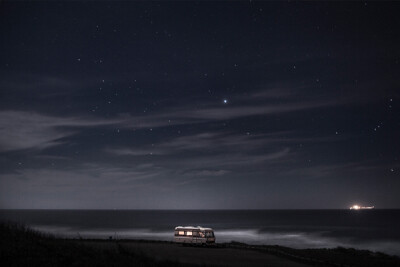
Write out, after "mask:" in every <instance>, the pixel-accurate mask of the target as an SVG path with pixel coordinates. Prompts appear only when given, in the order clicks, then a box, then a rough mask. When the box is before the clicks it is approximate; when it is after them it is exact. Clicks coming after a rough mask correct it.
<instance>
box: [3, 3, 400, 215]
mask: <svg viewBox="0 0 400 267" xmlns="http://www.w3.org/2000/svg"><path fill="white" fill-rule="evenodd" d="M399 13H400V3H391V2H385V3H379V2H352V3H343V2H324V3H318V2H295V3H291V2H289V3H287V2H91V1H90V2H64V3H56V2H30V3H24V2H4V1H2V2H1V3H0V208H39V209H46V208H52V209H58V208H68V209H114V208H115V209H292V208H294V209H296V208H301V209H307V208H311V209H313V208H322V209H323V208H348V207H349V206H350V205H353V204H356V203H357V204H360V205H375V207H376V208H400V155H399V151H400V142H399V137H400V64H399V62H400V50H399V49H400V32H399V26H400V16H399Z"/></svg>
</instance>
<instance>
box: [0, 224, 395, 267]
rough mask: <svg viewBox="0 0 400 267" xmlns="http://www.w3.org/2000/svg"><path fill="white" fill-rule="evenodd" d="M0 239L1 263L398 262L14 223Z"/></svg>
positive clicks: (362, 254)
mask: <svg viewBox="0 0 400 267" xmlns="http://www.w3.org/2000/svg"><path fill="white" fill-rule="evenodd" d="M0 240H1V241H0V244H1V245H0V265H1V266H198V265H199V264H200V265H203V266H213V265H226V266H243V265H245V264H246V265H249V266H357V267H358V266H360V267H361V266H363V267H372V266H400V258H399V257H396V256H389V255H386V254H383V253H374V252H370V251H366V250H356V249H346V248H340V247H339V248H335V249H291V248H287V247H281V246H252V245H247V244H243V243H238V242H232V243H224V244H218V245H217V246H216V247H214V248H198V247H182V246H179V245H177V244H174V243H172V242H165V241H164V242H162V241H144V240H141V241H140V240H88V239H62V238H56V237H54V236H52V235H48V234H44V233H41V232H37V231H34V230H32V229H30V228H27V227H25V226H23V225H19V224H12V223H1V224H0ZM149 255H151V256H149Z"/></svg>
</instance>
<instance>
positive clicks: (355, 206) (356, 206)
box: [350, 205, 375, 210]
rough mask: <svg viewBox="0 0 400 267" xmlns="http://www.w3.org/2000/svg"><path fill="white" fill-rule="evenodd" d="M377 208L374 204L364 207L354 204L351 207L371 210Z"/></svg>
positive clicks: (352, 208)
mask: <svg viewBox="0 0 400 267" xmlns="http://www.w3.org/2000/svg"><path fill="white" fill-rule="evenodd" d="M373 208H375V207H374V206H369V207H362V206H360V205H353V206H351V207H350V209H351V210H370V209H373Z"/></svg>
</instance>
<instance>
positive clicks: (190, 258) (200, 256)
mask: <svg viewBox="0 0 400 267" xmlns="http://www.w3.org/2000/svg"><path fill="white" fill-rule="evenodd" d="M98 245H100V244H98ZM103 245H105V244H103ZM120 245H121V246H122V247H123V248H124V249H126V250H127V251H132V252H136V253H137V252H142V253H144V254H146V255H148V256H150V257H152V258H155V259H157V260H172V261H179V262H181V263H189V264H199V265H200V264H206V265H216V266H272V267H284V266H286V267H292V266H293V267H301V266H309V265H306V264H302V263H298V262H294V261H291V260H290V259H286V258H282V257H278V256H275V255H271V254H267V253H263V252H259V251H252V250H246V249H235V248H222V247H214V248H207V247H205V248H203V247H185V246H182V245H178V244H173V243H147V242H135V241H132V242H123V243H120ZM103 248H104V247H103Z"/></svg>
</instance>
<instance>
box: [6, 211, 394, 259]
mask: <svg viewBox="0 0 400 267" xmlns="http://www.w3.org/2000/svg"><path fill="white" fill-rule="evenodd" d="M0 220H1V221H12V222H19V223H23V224H25V225H27V226H30V227H31V228H34V229H37V230H40V231H43V232H47V233H52V234H54V235H56V236H60V237H71V238H79V237H82V238H99V239H108V238H110V237H112V238H132V239H151V240H168V241H172V240H173V233H174V228H175V227H176V226H188V225H191V226H198V225H200V226H203V227H212V228H213V229H214V232H215V235H216V238H217V242H219V243H222V242H230V241H238V242H244V243H248V244H266V245H282V246H288V247H293V248H333V247H338V246H342V247H353V248H357V249H368V250H372V251H380V252H384V253H387V254H392V255H399V256H400V210H379V209H374V210H0Z"/></svg>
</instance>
